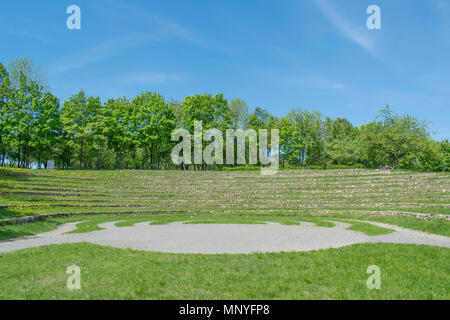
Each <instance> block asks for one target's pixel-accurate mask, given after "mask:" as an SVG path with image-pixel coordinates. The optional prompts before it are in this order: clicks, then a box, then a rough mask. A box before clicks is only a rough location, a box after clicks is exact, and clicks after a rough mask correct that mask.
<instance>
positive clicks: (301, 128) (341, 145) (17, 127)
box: [0, 59, 450, 171]
mask: <svg viewBox="0 0 450 320" xmlns="http://www.w3.org/2000/svg"><path fill="white" fill-rule="evenodd" d="M46 82H47V81H46V78H45V73H44V72H43V71H41V70H40V69H39V68H38V67H35V66H34V65H33V64H32V62H31V61H30V60H27V59H17V60H15V61H12V62H10V63H9V65H8V68H5V67H4V66H3V65H2V64H1V63H0V156H1V165H5V164H6V163H9V164H10V165H11V166H17V167H25V168H29V167H32V166H34V167H42V166H44V167H45V166H46V164H47V161H48V160H50V159H55V160H56V164H57V167H59V168H71V169H115V168H118V169H123V168H135V169H139V168H144V169H159V168H174V165H173V164H172V162H171V160H170V152H171V149H172V147H173V145H174V142H172V141H170V136H171V133H172V131H173V130H174V129H176V128H180V127H182V128H185V129H187V130H189V131H190V132H191V133H193V131H194V130H193V129H194V121H195V120H197V121H202V125H203V130H204V131H206V130H208V129H213V128H217V129H219V130H222V131H224V130H225V129H228V128H234V129H237V128H243V129H254V130H256V131H257V132H258V130H260V129H267V130H268V133H269V137H268V138H269V144H270V141H271V139H270V130H271V129H279V133H280V160H281V162H280V163H281V166H282V167H291V166H293V167H304V166H313V167H319V168H323V169H325V168H332V167H336V166H338V167H339V166H343V167H355V166H365V167H368V168H376V167H378V166H380V165H383V164H390V165H392V166H394V167H395V168H402V169H414V170H420V171H448V170H449V167H450V147H449V142H448V141H443V142H437V141H434V140H432V139H430V134H429V131H428V127H427V123H426V122H425V121H420V120H418V119H416V118H414V117H412V116H410V115H408V114H406V115H397V114H395V113H394V112H392V110H391V109H390V108H389V107H388V106H386V108H384V109H382V110H381V111H380V115H379V117H377V118H376V119H375V120H374V121H372V122H369V123H367V124H365V125H362V126H361V127H360V128H358V127H355V126H353V125H352V123H351V122H350V121H348V120H347V119H345V118H337V119H334V120H333V119H330V118H328V117H324V116H323V115H322V114H321V113H320V112H319V111H317V110H312V111H309V110H306V109H299V108H297V109H293V110H291V111H290V112H289V113H288V114H287V115H286V116H285V117H282V118H277V117H274V116H273V115H271V114H270V112H268V111H267V110H265V109H263V108H260V107H257V108H255V109H254V111H253V112H252V113H249V111H248V109H249V108H248V105H247V103H246V102H245V101H243V100H241V99H239V98H234V99H232V100H231V101H230V103H228V101H227V100H226V99H225V98H224V96H223V94H221V93H220V94H216V95H214V96H213V95H211V94H202V95H200V94H197V95H193V96H187V97H185V99H184V100H183V101H181V102H178V101H174V100H171V101H170V102H167V101H166V100H165V99H164V97H163V96H162V95H160V94H159V93H156V92H144V93H141V94H139V95H138V96H137V97H135V98H134V99H131V100H128V99H127V98H125V97H124V98H119V99H110V100H108V101H106V103H102V102H101V101H100V98H98V97H90V96H87V95H86V93H85V92H84V91H83V90H81V91H80V92H78V93H77V94H74V95H72V96H71V97H70V98H69V99H68V100H66V101H64V103H63V105H62V107H60V103H59V100H58V99H57V98H56V97H55V96H54V95H52V94H51V93H50V92H49V91H48V89H47V88H48V85H47V83H46ZM204 144H205V145H206V142H204ZM269 147H270V146H269ZM235 149H236V148H235ZM246 156H247V155H246ZM249 167H250V168H253V167H252V166H249ZM181 168H185V166H181ZM200 168H201V169H206V168H209V169H221V168H222V166H209V167H208V166H205V165H201V166H200V167H196V169H200Z"/></svg>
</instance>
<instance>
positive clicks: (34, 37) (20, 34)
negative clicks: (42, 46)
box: [2, 30, 48, 43]
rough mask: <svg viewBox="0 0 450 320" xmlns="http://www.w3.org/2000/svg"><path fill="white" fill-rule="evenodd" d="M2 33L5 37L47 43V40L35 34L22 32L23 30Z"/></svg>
mask: <svg viewBox="0 0 450 320" xmlns="http://www.w3.org/2000/svg"><path fill="white" fill-rule="evenodd" d="M2 33H4V34H6V35H10V36H17V37H24V38H28V39H31V40H35V41H39V42H42V43H47V42H48V39H47V38H45V37H43V36H41V35H39V34H37V33H31V32H28V31H23V30H4V31H3V32H2Z"/></svg>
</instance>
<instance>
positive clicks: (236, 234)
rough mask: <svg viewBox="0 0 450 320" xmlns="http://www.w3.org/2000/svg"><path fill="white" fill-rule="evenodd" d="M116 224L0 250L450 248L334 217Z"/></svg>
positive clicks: (433, 239) (431, 238) (5, 244)
mask: <svg viewBox="0 0 450 320" xmlns="http://www.w3.org/2000/svg"><path fill="white" fill-rule="evenodd" d="M116 222H117V221H115V222H108V223H103V224H100V225H99V226H100V227H102V228H104V229H103V230H98V231H93V232H89V233H73V234H70V233H67V232H69V231H71V230H74V229H75V228H76V224H77V223H80V222H75V223H67V224H64V225H61V226H59V228H58V229H56V230H54V231H51V232H47V233H42V234H38V235H35V236H30V237H25V238H20V239H12V240H8V241H1V242H0V253H4V252H11V251H16V250H21V249H25V248H32V247H39V246H43V245H50V244H62V243H78V242H91V243H94V244H99V245H103V246H111V247H116V248H131V249H136V250H146V251H159V252H172V253H203V254H217V253H230V254H238V253H254V252H281V251H310V250H318V249H328V248H340V247H343V246H347V245H351V244H356V243H378V242H385V243H405V244H422V245H432V246H441V247H447V248H450V238H449V237H446V236H440V235H434V234H428V233H424V232H419V231H414V230H409V229H405V228H400V227H397V226H392V225H388V224H384V223H378V222H371V221H370V222H369V221H365V222H368V223H372V224H374V225H377V226H380V227H384V228H388V229H393V230H395V232H393V233H390V234H386V235H378V236H368V235H366V234H364V233H361V232H356V231H350V230H346V228H348V227H349V226H350V225H349V224H347V223H342V222H335V221H333V222H334V223H335V224H336V226H335V227H334V228H324V227H317V226H315V225H314V224H312V223H307V222H301V225H281V224H278V223H273V222H266V223H265V224H212V223H211V224H210V223H208V224H185V223H183V222H174V223H170V224H167V225H151V224H150V221H149V222H142V223H137V224H136V225H134V226H132V227H116V226H115V225H114V224H115V223H116Z"/></svg>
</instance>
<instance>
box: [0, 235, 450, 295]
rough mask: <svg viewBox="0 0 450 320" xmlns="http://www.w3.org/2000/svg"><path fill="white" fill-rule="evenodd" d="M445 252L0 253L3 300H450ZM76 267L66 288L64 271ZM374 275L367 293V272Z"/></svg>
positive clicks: (407, 248)
mask: <svg viewBox="0 0 450 320" xmlns="http://www.w3.org/2000/svg"><path fill="white" fill-rule="evenodd" d="M448 252H449V251H448V249H445V248H437V247H429V246H415V245H394V244H359V245H353V246H349V247H344V248H340V249H328V250H319V251H313V252H298V253H264V254H250V255H194V254H164V253H153V252H142V251H134V250H123V249H116V248H109V247H102V246H97V245H94V244H88V243H82V244H64V245H51V246H45V247H39V248H33V249H26V250H22V251H18V252H13V253H8V254H2V255H0V265H1V266H2V267H1V268H0V279H1V281H0V298H2V299H449V298H450V296H449V290H450V278H449V276H448V275H449V273H450V263H449V254H448ZM71 265H77V266H79V267H80V268H81V284H82V288H81V289H80V290H72V291H71V290H68V289H67V288H66V281H67V277H68V275H67V274H66V269H67V267H68V266H71ZM370 265H377V266H379V267H380V270H381V289H380V290H369V289H367V287H366V281H367V278H368V277H369V274H366V270H367V267H368V266H370Z"/></svg>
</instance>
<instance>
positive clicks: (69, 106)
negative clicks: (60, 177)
mask: <svg viewBox="0 0 450 320" xmlns="http://www.w3.org/2000/svg"><path fill="white" fill-rule="evenodd" d="M100 108H101V102H100V98H94V97H89V98H87V97H86V93H85V92H84V90H80V92H79V93H77V94H75V95H72V96H71V97H70V98H69V100H66V101H64V104H63V107H62V110H61V117H60V119H61V123H62V127H63V131H64V132H65V133H66V137H67V139H68V140H67V141H66V143H67V144H68V146H69V147H70V149H72V150H78V160H79V168H80V169H83V168H85V167H86V165H87V164H88V161H86V159H84V157H85V156H86V155H87V154H88V151H89V147H90V146H91V145H92V142H93V141H94V139H93V138H94V124H95V120H96V112H98V111H99V110H100ZM66 150H67V149H66ZM83 164H86V165H85V166H83Z"/></svg>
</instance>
